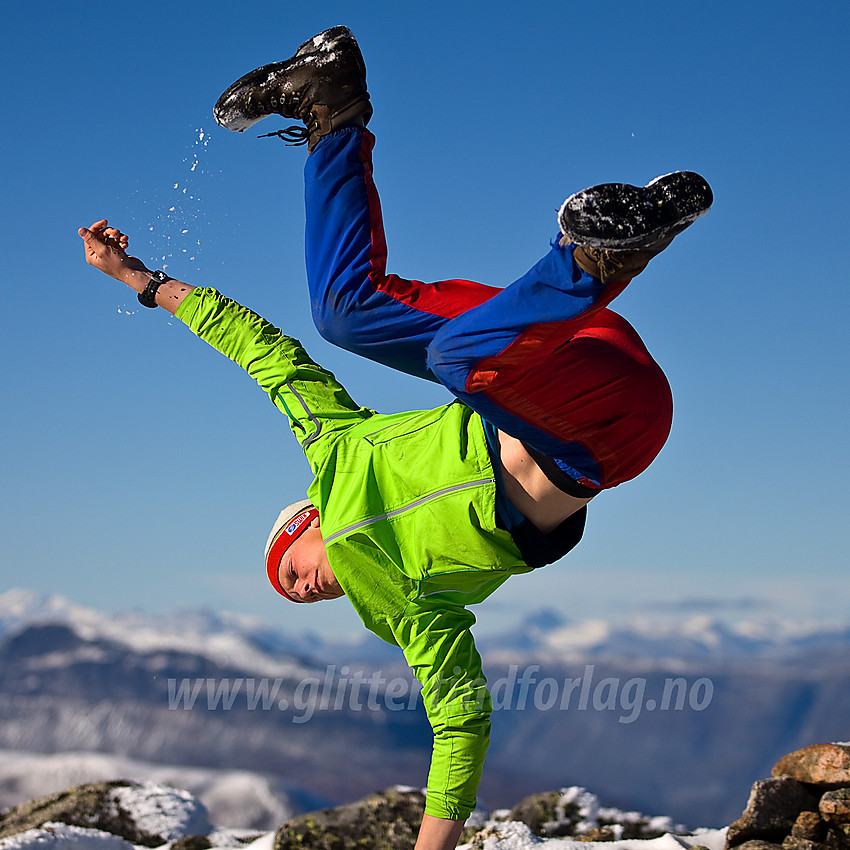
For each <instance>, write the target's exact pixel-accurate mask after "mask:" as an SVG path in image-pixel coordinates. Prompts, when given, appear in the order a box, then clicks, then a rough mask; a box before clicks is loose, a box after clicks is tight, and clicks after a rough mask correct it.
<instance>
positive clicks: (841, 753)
mask: <svg viewBox="0 0 850 850" xmlns="http://www.w3.org/2000/svg"><path fill="white" fill-rule="evenodd" d="M771 774H772V775H773V776H790V777H791V778H792V779H796V780H797V782H805V783H807V784H809V785H820V786H824V787H835V788H840V787H842V786H850V746H848V745H846V744H815V745H814V746H811V747H805V748H804V749H802V750H796V751H795V752H793V753H788V755H787V756H783V757H782V758H781V759H779V761H778V762H777V763H776V765H775V766H774V768H773V770H772V771H771Z"/></svg>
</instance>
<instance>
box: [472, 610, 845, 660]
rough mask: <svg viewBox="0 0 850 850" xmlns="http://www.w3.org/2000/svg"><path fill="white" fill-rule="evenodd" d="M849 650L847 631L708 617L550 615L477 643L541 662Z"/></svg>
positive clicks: (494, 651) (842, 627) (544, 613)
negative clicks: (571, 618)
mask: <svg viewBox="0 0 850 850" xmlns="http://www.w3.org/2000/svg"><path fill="white" fill-rule="evenodd" d="M840 647H850V626H847V625H840V626H829V627H827V626H823V625H819V624H812V623H802V622H789V621H787V620H768V619H765V618H760V619H753V620H742V621H738V622H732V623H727V622H724V621H723V620H721V619H719V618H716V617H713V616H709V615H707V614H700V615H692V616H690V617H687V618H678V619H676V618H669V617H666V618H663V617H650V616H645V615H634V616H630V617H624V618H623V619H622V620H618V621H614V620H605V619H588V620H582V621H579V622H568V621H567V620H565V619H564V618H561V617H558V616H557V614H555V613H553V612H550V611H542V612H538V613H536V614H534V615H533V616H531V617H529V618H527V619H526V620H525V621H523V623H522V624H521V625H520V626H519V628H517V629H516V630H515V631H514V632H512V633H510V634H506V635H501V636H498V637H491V638H488V639H485V640H482V641H481V648H482V650H483V651H484V652H485V653H488V654H490V655H494V654H495V655H498V656H499V657H500V658H502V659H510V658H511V657H514V658H520V657H524V656H527V655H528V654H529V653H535V654H536V655H537V656H538V657H539V658H540V659H541V660H543V659H547V660H556V659H557V660H561V661H575V660H579V659H590V658H600V659H601V658H606V659H653V660H656V661H675V660H687V661H692V660H704V659H712V658H717V659H726V660H732V659H736V658H756V657H758V658H770V657H775V658H778V657H782V656H786V655H789V654H794V653H798V652H804V651H808V650H812V649H818V648H840Z"/></svg>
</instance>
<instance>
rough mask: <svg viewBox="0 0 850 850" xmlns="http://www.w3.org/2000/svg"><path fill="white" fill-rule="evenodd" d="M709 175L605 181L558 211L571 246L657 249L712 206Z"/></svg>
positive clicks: (689, 173) (682, 173)
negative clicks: (638, 183) (655, 246)
mask: <svg viewBox="0 0 850 850" xmlns="http://www.w3.org/2000/svg"><path fill="white" fill-rule="evenodd" d="M712 201H713V195H712V192H711V188H710V187H709V185H708V183H707V182H706V181H705V179H704V178H703V177H701V176H700V175H699V174H696V173H695V172H693V171H675V172H673V173H672V174H665V175H664V176H662V177H656V179H655V180H653V181H652V182H651V183H649V184H647V185H646V186H631V185H629V184H628V183H603V184H601V185H599V186H593V187H592V188H590V189H584V190H583V191H581V192H577V193H576V194H575V195H571V196H570V197H569V198H567V199H566V201H564V203H563V205H562V206H561V209H560V211H559V213H558V223H559V225H560V227H561V232H562V233H563V234H564V236H566V237H567V239H568V240H569V241H570V242H573V243H576V244H578V245H589V246H591V247H594V248H612V249H615V250H616V249H651V248H652V246H653V244H654V243H657V242H660V241H662V240H664V239H666V238H668V237H672V236H675V235H676V234H677V233H680V232H681V231H682V230H684V229H685V228H686V227H688V226H689V225H690V224H692V223H693V222H694V221H696V220H697V219H698V218H699V217H700V216H702V215H705V214H706V213H707V212H708V210H709V209H710V208H711V204H712Z"/></svg>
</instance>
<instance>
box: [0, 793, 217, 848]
mask: <svg viewBox="0 0 850 850" xmlns="http://www.w3.org/2000/svg"><path fill="white" fill-rule="evenodd" d="M50 823H61V824H67V825H69V826H73V827H82V828H84V829H89V830H98V831H100V832H104V833H109V834H111V835H114V836H118V837H119V838H123V839H125V840H126V841H128V842H130V843H131V844H135V845H141V846H143V847H159V846H161V845H162V844H165V843H166V842H167V841H173V840H175V839H178V838H180V837H181V836H184V835H190V834H207V833H209V832H211V831H212V825H211V824H210V822H209V818H208V817H207V813H206V809H205V808H204V807H203V805H202V804H201V803H200V802H199V801H198V800H196V799H195V798H194V797H193V796H192V795H191V794H189V793H188V792H187V791H180V790H178V789H176V788H168V787H166V786H163V785H156V784H154V783H152V782H148V783H139V782H129V781H123V780H117V781H112V782H92V783H89V784H87V785H78V786H76V787H74V788H69V789H68V790H67V791H61V792H59V793H57V794H51V795H49V796H47V797H41V798H39V799H37V800H31V801H30V802H28V803H22V804H21V805H19V806H16V807H14V808H13V809H10V810H9V811H7V812H5V813H3V814H2V815H0V839H2V838H5V837H6V836H10V835H16V834H19V833H23V832H27V831H28V830H34V829H40V828H42V827H44V825H45V824H50Z"/></svg>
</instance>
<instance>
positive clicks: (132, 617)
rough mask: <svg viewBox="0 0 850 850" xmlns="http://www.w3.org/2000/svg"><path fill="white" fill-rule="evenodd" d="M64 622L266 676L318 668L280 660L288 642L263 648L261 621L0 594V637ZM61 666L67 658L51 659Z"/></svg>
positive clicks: (84, 631)
mask: <svg viewBox="0 0 850 850" xmlns="http://www.w3.org/2000/svg"><path fill="white" fill-rule="evenodd" d="M42 623H61V624H63V625H67V626H70V627H71V628H72V629H73V630H74V631H75V632H76V633H77V634H78V635H79V636H80V637H81V638H83V639H84V640H89V641H92V640H96V639H98V638H101V639H105V640H108V641H111V642H114V643H118V644H121V645H123V646H126V647H129V648H130V649H132V650H134V651H136V652H139V653H142V654H147V655H149V654H153V653H155V652H157V651H165V650H167V651H178V652H186V653H192V654H195V655H200V656H203V657H206V658H209V659H211V660H213V661H215V662H217V663H219V664H221V665H222V666H225V667H230V668H238V669H244V670H251V671H254V672H255V673H259V674H261V675H264V676H271V677H277V676H279V677H284V678H302V677H304V676H307V675H310V674H312V673H314V672H315V668H314V667H311V666H309V665H308V664H307V663H302V662H301V661H299V660H297V659H296V658H292V657H290V658H289V659H286V658H281V654H280V653H281V652H285V651H286V648H285V647H286V641H285V640H284V639H281V640H280V641H279V642H278V646H277V647H269V648H266V647H265V646H263V645H261V642H260V641H259V640H258V635H259V634H260V633H261V632H262V631H263V628H262V625H261V624H260V623H259V622H256V621H253V620H251V619H250V618H247V617H242V616H239V615H235V614H226V613H225V614H214V613H211V612H203V611H186V612H181V611H178V612H175V613H173V614H169V615H166V616H161V617H154V616H151V615H148V614H143V613H140V612H128V613H122V614H115V615H110V614H103V613H101V612H98V611H95V610H93V609H91V608H84V607H82V606H79V605H74V604H73V603H71V602H68V601H67V600H65V599H63V598H62V597H59V596H45V595H40V594H37V593H34V592H32V591H28V590H21V589H14V590H9V591H6V592H5V593H2V594H0V638H2V637H3V636H4V634H8V633H10V632H15V631H17V630H19V629H21V628H23V627H25V626H29V625H35V624H42ZM52 663H55V664H56V665H60V666H61V665H62V664H65V663H67V659H63V658H53V659H52Z"/></svg>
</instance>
